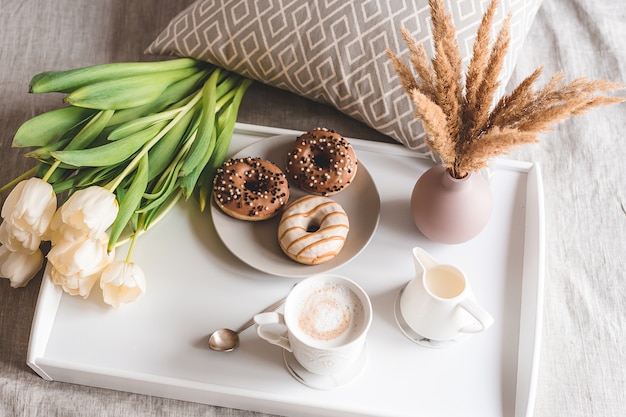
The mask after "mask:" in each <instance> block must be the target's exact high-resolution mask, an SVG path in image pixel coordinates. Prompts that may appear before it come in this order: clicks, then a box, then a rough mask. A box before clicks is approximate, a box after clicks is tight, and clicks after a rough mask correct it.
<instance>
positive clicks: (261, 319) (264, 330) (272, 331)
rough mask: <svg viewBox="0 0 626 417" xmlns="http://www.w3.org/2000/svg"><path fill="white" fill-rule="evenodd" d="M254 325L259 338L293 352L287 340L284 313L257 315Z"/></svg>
mask: <svg viewBox="0 0 626 417" xmlns="http://www.w3.org/2000/svg"><path fill="white" fill-rule="evenodd" d="M254 323H255V324H256V333H257V334H258V335H259V337H261V338H262V339H264V340H266V341H268V342H270V343H271V344H273V345H277V346H280V347H281V348H283V349H286V350H288V351H289V352H291V351H292V349H291V344H290V343H289V339H288V338H287V325H286V324H285V316H284V315H283V314H282V313H276V312H273V311H272V312H269V313H260V314H257V315H256V316H254Z"/></svg>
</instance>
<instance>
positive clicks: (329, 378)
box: [283, 344, 369, 390]
mask: <svg viewBox="0 0 626 417" xmlns="http://www.w3.org/2000/svg"><path fill="white" fill-rule="evenodd" d="M368 357H369V354H368V351H367V344H366V345H364V346H363V349H362V350H361V353H360V354H359V357H358V358H357V359H356V361H355V362H354V363H353V364H352V365H351V366H350V367H349V368H348V369H346V370H344V371H342V372H339V373H338V374H334V375H319V374H314V373H313V372H310V371H308V370H306V369H304V367H303V366H302V365H300V363H299V362H298V361H297V360H296V358H295V357H294V356H293V353H291V352H288V351H287V350H284V349H283V360H284V361H285V366H286V367H287V370H288V371H289V373H290V374H291V376H293V377H294V378H295V379H296V380H297V381H298V382H301V383H302V384H304V385H306V386H308V387H311V388H315V389H319V390H332V389H335V388H339V387H342V386H344V385H347V384H349V383H350V382H352V381H354V380H355V379H357V378H358V377H360V376H361V374H363V372H364V371H365V368H366V367H367V362H368Z"/></svg>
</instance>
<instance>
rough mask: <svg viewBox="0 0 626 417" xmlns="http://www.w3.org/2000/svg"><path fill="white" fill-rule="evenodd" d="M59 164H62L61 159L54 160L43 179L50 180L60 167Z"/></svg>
mask: <svg viewBox="0 0 626 417" xmlns="http://www.w3.org/2000/svg"><path fill="white" fill-rule="evenodd" d="M59 165H61V161H60V160H58V159H57V160H56V161H54V164H52V165H51V166H50V168H48V171H47V172H46V175H44V176H43V178H42V180H44V181H46V182H48V179H50V177H51V176H52V174H53V173H54V171H55V170H56V169H57V168H58V167H59Z"/></svg>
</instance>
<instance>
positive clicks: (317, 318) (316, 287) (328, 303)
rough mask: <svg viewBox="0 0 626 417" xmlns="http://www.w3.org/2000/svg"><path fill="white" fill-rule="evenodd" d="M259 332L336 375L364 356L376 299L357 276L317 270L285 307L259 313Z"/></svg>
mask: <svg viewBox="0 0 626 417" xmlns="http://www.w3.org/2000/svg"><path fill="white" fill-rule="evenodd" d="M254 322H255V323H256V330H257V334H258V335H259V336H260V337H261V338H263V339H265V340H266V341H268V342H270V343H272V344H275V345H278V346H280V347H282V348H283V349H286V350H287V351H289V352H292V353H293V356H294V357H295V359H296V360H297V361H298V363H300V365H302V367H304V368H305V369H306V370H308V371H310V372H312V373H315V374H319V375H333V374H337V373H339V372H341V371H343V370H346V369H348V368H349V367H350V365H352V364H353V363H354V362H355V360H356V359H357V358H358V357H359V354H360V353H361V351H362V349H363V346H364V344H365V339H366V336H367V332H368V330H369V328H370V324H371V322H372V304H371V302H370V299H369V297H368V296H367V294H366V293H365V291H364V290H363V289H362V288H361V287H360V286H359V285H358V284H356V283H355V282H354V281H352V280H350V279H348V278H345V277H342V276H339V275H331V274H324V275H315V276H312V277H309V278H306V279H304V280H302V281H301V282H300V283H298V284H297V285H296V286H294V287H293V289H292V290H291V292H290V293H289V295H288V296H287V300H286V301H285V308H284V313H276V312H271V313H261V314H257V315H256V316H255V317H254Z"/></svg>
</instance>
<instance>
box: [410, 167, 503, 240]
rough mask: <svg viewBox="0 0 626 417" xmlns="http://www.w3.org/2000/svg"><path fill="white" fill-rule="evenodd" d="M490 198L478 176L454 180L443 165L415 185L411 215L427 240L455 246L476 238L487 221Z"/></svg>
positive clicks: (485, 181) (481, 178)
mask: <svg viewBox="0 0 626 417" xmlns="http://www.w3.org/2000/svg"><path fill="white" fill-rule="evenodd" d="M491 209H492V196H491V188H490V186H489V182H488V181H487V180H486V179H485V177H484V176H483V175H481V174H480V173H478V172H475V173H470V174H469V175H467V176H465V177H464V178H461V179H458V178H454V177H453V176H452V175H451V174H450V171H449V170H447V169H446V168H445V167H444V166H443V165H435V166H434V167H432V168H430V169H429V170H428V171H426V172H425V173H424V174H423V175H422V176H421V177H420V178H419V179H418V180H417V182H416V183H415V187H414V188H413V194H412V195H411V212H412V214H413V221H414V222H415V225H416V226H417V228H418V229H419V230H420V231H421V232H422V233H423V234H424V236H426V237H427V238H429V239H431V240H433V241H435V242H440V243H447V244H457V243H463V242H466V241H468V240H470V239H472V238H474V237H475V236H476V235H478V234H479V233H480V232H481V231H482V230H483V229H484V227H485V226H486V225H487V222H488V221H489V217H490V216H491Z"/></svg>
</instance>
